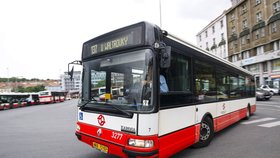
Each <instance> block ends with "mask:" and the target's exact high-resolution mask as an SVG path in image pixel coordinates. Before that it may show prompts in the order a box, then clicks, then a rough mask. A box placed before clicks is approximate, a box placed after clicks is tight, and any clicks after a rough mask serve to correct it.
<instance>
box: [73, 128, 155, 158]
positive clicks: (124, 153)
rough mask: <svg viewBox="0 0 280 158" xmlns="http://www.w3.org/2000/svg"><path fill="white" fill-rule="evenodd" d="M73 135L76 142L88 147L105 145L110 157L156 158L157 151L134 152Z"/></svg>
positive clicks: (81, 135)
mask: <svg viewBox="0 0 280 158" xmlns="http://www.w3.org/2000/svg"><path fill="white" fill-rule="evenodd" d="M75 135H76V136H77V138H78V140H80V141H82V142H84V143H86V144H88V145H90V146H91V147H93V145H92V144H93V142H96V143H100V144H102V145H105V146H107V147H108V148H109V150H108V153H107V154H110V155H116V156H119V157H123V158H128V157H154V158H155V157H158V152H159V151H158V150H153V151H134V150H129V149H127V148H125V146H123V145H119V144H114V143H112V142H107V141H104V140H103V141H102V140H100V139H98V138H95V137H92V136H90V135H87V134H84V133H81V132H78V131H76V133H75Z"/></svg>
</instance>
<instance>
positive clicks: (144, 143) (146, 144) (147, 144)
mask: <svg viewBox="0 0 280 158" xmlns="http://www.w3.org/2000/svg"><path fill="white" fill-rule="evenodd" d="M128 145H130V146H135V147H142V148H152V147H153V146H154V141H153V140H140V139H132V138H130V139H129V140H128Z"/></svg>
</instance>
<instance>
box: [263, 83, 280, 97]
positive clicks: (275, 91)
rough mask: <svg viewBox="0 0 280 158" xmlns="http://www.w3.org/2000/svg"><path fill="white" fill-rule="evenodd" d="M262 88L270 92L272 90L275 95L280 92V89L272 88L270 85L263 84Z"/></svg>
mask: <svg viewBox="0 0 280 158" xmlns="http://www.w3.org/2000/svg"><path fill="white" fill-rule="evenodd" d="M260 89H263V90H267V91H269V92H272V93H273V95H274V94H280V91H279V89H278V88H272V87H270V86H269V85H261V87H260Z"/></svg>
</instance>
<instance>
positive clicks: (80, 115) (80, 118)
mask: <svg viewBox="0 0 280 158" xmlns="http://www.w3.org/2000/svg"><path fill="white" fill-rule="evenodd" d="M83 119H84V115H83V113H82V112H80V113H79V120H83Z"/></svg>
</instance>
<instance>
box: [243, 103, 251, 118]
mask: <svg viewBox="0 0 280 158" xmlns="http://www.w3.org/2000/svg"><path fill="white" fill-rule="evenodd" d="M250 116H251V107H250V105H248V106H247V111H246V117H245V118H244V119H245V120H249V118H250Z"/></svg>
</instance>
